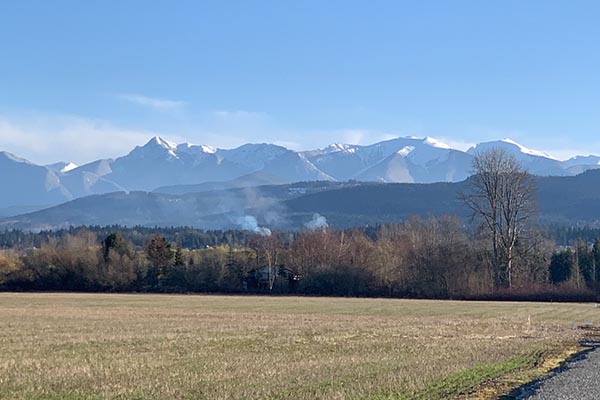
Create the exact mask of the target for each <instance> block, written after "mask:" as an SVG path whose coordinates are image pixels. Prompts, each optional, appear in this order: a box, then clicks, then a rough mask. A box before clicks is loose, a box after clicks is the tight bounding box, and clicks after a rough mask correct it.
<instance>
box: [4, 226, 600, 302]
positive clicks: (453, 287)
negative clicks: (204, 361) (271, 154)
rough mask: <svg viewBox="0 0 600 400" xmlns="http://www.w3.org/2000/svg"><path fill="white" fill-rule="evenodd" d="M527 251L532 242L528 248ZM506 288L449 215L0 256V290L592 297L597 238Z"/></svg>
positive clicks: (521, 252)
mask: <svg viewBox="0 0 600 400" xmlns="http://www.w3.org/2000/svg"><path fill="white" fill-rule="evenodd" d="M529 246H530V245H529ZM515 252H516V254H517V255H518V256H516V257H515V258H514V260H513V265H512V278H511V281H512V284H511V287H510V288H508V287H506V286H504V285H500V284H499V283H498V280H497V272H496V269H495V266H494V255H493V251H491V250H490V247H489V242H488V239H487V238H486V237H485V236H483V235H480V236H478V235H470V234H469V232H468V231H467V229H466V228H465V226H464V224H463V223H462V221H460V220H459V219H457V218H454V217H430V218H427V219H422V218H419V217H413V218H411V219H409V220H408V221H405V222H404V223H401V224H390V225H384V226H381V227H379V229H378V230H377V233H376V236H375V237H374V238H372V237H370V236H368V235H366V234H365V233H364V232H362V231H360V230H347V231H343V230H335V229H332V228H326V229H317V230H312V231H309V230H305V231H302V232H300V233H297V234H295V235H290V234H286V233H282V232H273V233H272V234H271V235H270V236H261V235H250V236H249V239H248V242H247V244H246V245H245V246H240V247H235V246H225V245H220V246H209V247H205V248H202V249H190V248H183V247H180V246H177V245H176V244H175V243H171V242H169V241H168V240H166V239H165V237H163V236H161V235H154V236H152V237H150V238H149V239H148V240H147V242H146V243H145V244H144V245H143V246H136V245H134V244H133V243H132V242H131V241H130V240H128V239H126V238H125V237H124V236H123V235H121V234H120V233H119V232H114V233H111V234H109V235H107V236H106V237H104V238H98V237H97V235H96V234H94V233H93V232H92V231H89V230H86V229H79V230H78V231H77V232H76V233H74V234H67V235H64V236H61V237H51V238H49V239H48V240H47V241H46V242H44V243H42V244H41V246H39V247H35V248H13V249H7V250H2V251H1V252H0V288H1V289H2V290H36V291H37V290H40V291H42V290H52V291H91V292H162V293H255V292H260V293H264V292H268V293H294V294H305V295H335V296H385V297H415V298H504V297H505V298H530V299H538V298H539V299H551V300H561V299H562V300H566V299H573V300H582V299H591V298H593V296H594V293H596V292H597V291H598V289H599V288H600V268H596V265H599V266H600V241H599V240H596V242H595V243H594V244H589V243H588V242H584V241H580V242H579V243H578V245H577V246H576V247H575V248H573V249H570V248H569V249H557V248H556V246H555V244H554V243H553V242H551V241H549V240H547V239H541V240H538V241H537V242H536V243H535V245H534V246H533V247H532V248H528V249H523V248H521V247H520V246H519V245H517V248H516V249H515ZM264 268H268V269H271V268H273V269H274V270H281V269H282V268H285V269H286V270H289V271H292V272H293V274H294V276H296V277H298V281H297V282H295V284H294V285H290V282H289V281H288V280H287V279H283V278H278V279H275V282H274V284H273V285H272V286H271V287H270V288H269V289H259V288H253V287H248V278H249V276H250V274H251V273H252V272H253V271H256V270H258V269H264Z"/></svg>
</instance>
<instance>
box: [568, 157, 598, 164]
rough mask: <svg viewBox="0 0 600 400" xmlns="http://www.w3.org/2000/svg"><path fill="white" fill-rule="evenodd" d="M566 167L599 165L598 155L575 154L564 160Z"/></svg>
mask: <svg viewBox="0 0 600 400" xmlns="http://www.w3.org/2000/svg"><path fill="white" fill-rule="evenodd" d="M564 164H565V165H566V166H567V167H574V166H576V165H600V157H599V156H575V157H572V158H569V159H568V160H566V161H564Z"/></svg>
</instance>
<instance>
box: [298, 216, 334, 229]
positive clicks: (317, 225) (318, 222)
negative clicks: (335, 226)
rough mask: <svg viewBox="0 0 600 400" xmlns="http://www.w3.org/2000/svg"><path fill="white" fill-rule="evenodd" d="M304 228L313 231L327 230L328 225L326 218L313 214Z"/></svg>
mask: <svg viewBox="0 0 600 400" xmlns="http://www.w3.org/2000/svg"><path fill="white" fill-rule="evenodd" d="M304 226H305V227H307V228H308V229H310V230H313V231H314V230H315V229H323V228H327V227H328V226H329V224H328V223H327V218H325V217H324V216H322V215H321V214H314V215H313V218H312V219H311V220H310V221H308V222H307V223H305V224H304Z"/></svg>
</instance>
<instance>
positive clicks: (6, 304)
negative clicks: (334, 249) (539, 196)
mask: <svg viewBox="0 0 600 400" xmlns="http://www.w3.org/2000/svg"><path fill="white" fill-rule="evenodd" d="M586 323H588V324H589V323H591V324H596V325H597V324H599V323H600V308H596V307H595V305H593V304H548V303H537V304H535V303H507V302H506V303H493V302H455V301H425V300H385V299H345V298H298V297H234V296H168V295H118V294H14V293H0V398H2V399H369V398H376V399H383V398H398V399H411V398H417V399H418V398H421V399H435V398H486V397H488V398H493V397H495V396H497V392H495V391H494V390H493V389H492V388H490V386H493V387H502V386H506V387H508V386H510V385H515V384H516V382H519V380H523V379H530V378H532V377H534V376H535V375H536V374H540V373H543V369H544V368H546V369H547V368H549V367H551V366H552V365H555V364H556V361H558V360H560V359H561V358H564V357H565V356H566V355H567V354H568V353H569V352H572V351H574V350H575V349H576V344H577V340H578V339H579V338H580V337H581V335H582V333H583V331H582V330H580V329H578V328H576V326H577V325H581V324H586Z"/></svg>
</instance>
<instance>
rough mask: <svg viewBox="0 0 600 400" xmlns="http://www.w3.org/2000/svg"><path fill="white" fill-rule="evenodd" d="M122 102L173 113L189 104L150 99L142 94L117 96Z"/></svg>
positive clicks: (179, 101)
mask: <svg viewBox="0 0 600 400" xmlns="http://www.w3.org/2000/svg"><path fill="white" fill-rule="evenodd" d="M117 97H118V98H120V99H121V100H125V101H128V102H130V103H133V104H137V105H140V106H144V107H148V108H152V109H154V110H157V111H173V110H179V109H181V108H183V107H185V105H186V104H187V103H186V102H185V101H181V100H169V99H161V98H157V97H149V96H144V95H141V94H133V93H120V94H118V95H117Z"/></svg>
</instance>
